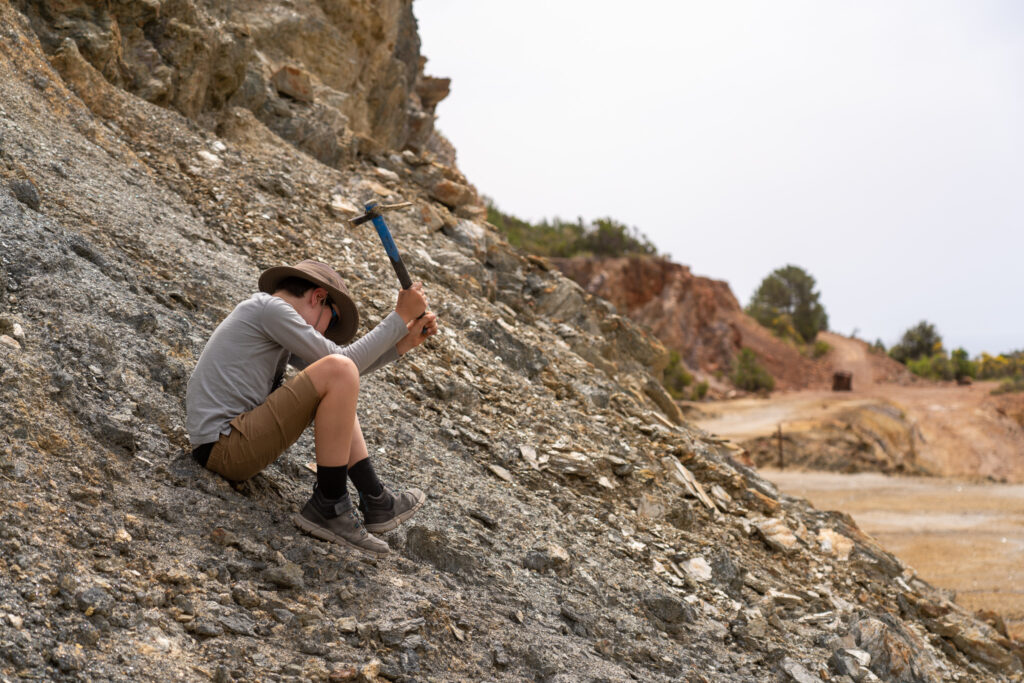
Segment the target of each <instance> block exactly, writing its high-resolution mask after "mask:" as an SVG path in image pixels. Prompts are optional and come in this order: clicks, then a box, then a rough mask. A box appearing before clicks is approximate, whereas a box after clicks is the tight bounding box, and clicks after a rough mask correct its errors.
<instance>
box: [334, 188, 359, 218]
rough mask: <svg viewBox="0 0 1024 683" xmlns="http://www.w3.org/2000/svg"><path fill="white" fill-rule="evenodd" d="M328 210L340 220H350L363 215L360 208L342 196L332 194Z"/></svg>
mask: <svg viewBox="0 0 1024 683" xmlns="http://www.w3.org/2000/svg"><path fill="white" fill-rule="evenodd" d="M327 210H328V211H330V212H331V213H333V214H334V215H335V216H336V217H338V218H349V217H351V216H355V215H357V214H360V213H362V211H360V210H359V207H358V206H356V205H355V204H353V203H352V202H350V201H349V200H347V199H345V198H344V197H342V196H341V195H340V194H332V195H331V201H330V203H329V204H328V205H327Z"/></svg>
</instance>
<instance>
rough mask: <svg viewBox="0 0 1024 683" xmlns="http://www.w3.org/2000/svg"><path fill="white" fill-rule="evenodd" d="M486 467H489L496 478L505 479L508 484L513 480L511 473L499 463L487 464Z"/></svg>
mask: <svg viewBox="0 0 1024 683" xmlns="http://www.w3.org/2000/svg"><path fill="white" fill-rule="evenodd" d="M487 469H489V470H490V471H491V472H492V473H494V476H496V477H497V478H498V479H501V480H502V481H507V482H508V483H510V484H511V483H512V482H513V481H514V480H513V478H512V473H511V472H509V471H508V470H506V469H505V468H504V467H502V466H501V465H488V466H487Z"/></svg>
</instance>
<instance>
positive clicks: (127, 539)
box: [114, 529, 132, 543]
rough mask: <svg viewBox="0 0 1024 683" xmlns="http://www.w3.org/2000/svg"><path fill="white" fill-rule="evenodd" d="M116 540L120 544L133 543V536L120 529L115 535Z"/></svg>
mask: <svg viewBox="0 0 1024 683" xmlns="http://www.w3.org/2000/svg"><path fill="white" fill-rule="evenodd" d="M114 540H115V541H116V542H118V543H131V542H132V535H131V534H129V533H128V531H127V530H125V529H118V530H117V533H115V534H114Z"/></svg>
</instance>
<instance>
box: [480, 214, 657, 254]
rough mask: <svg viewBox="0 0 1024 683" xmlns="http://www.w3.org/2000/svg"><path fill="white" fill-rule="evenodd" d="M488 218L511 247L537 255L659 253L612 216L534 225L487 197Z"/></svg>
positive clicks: (545, 221)
mask: <svg viewBox="0 0 1024 683" xmlns="http://www.w3.org/2000/svg"><path fill="white" fill-rule="evenodd" d="M487 221H488V222H489V223H490V224H491V225H493V226H494V227H496V228H497V229H498V232H500V233H501V234H503V235H504V236H505V239H507V240H508V241H509V244H511V245H512V246H514V247H516V248H518V249H521V250H523V251H525V252H528V253H530V254H539V255H540V256H552V257H556V258H559V257H560V258H567V257H569V256H576V255H578V254H592V255H594V256H624V255H626V254H647V255H652V256H653V255H656V254H657V253H658V250H657V248H655V246H654V244H653V243H652V242H651V241H650V240H649V239H648V238H647V236H646V235H644V234H643V233H641V232H640V231H639V230H638V229H636V228H631V227H629V226H627V225H626V224H625V223H620V222H619V221H617V220H615V219H614V218H598V219H597V220H595V221H594V222H593V223H591V224H586V223H584V222H583V219H582V218H577V219H576V221H575V222H570V221H563V220H562V219H560V218H554V219H552V220H551V221H548V220H547V219H544V220H542V221H541V222H540V223H536V224H534V223H530V222H529V221H524V220H523V219H521V218H517V217H515V216H513V215H511V214H507V213H505V212H503V211H501V210H500V209H499V208H498V207H497V206H495V204H494V203H493V202H492V201H490V200H488V202H487Z"/></svg>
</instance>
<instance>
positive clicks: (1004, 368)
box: [976, 351, 1024, 379]
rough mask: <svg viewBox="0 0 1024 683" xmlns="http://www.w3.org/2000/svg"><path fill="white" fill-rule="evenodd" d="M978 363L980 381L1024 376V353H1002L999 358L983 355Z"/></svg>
mask: <svg viewBox="0 0 1024 683" xmlns="http://www.w3.org/2000/svg"><path fill="white" fill-rule="evenodd" d="M976 362H977V371H978V374H977V377H978V378H979V379H999V378H1001V377H1017V376H1020V375H1024V351H1016V352H1013V353H1001V354H999V355H998V356H991V355H989V354H987V353H983V354H981V358H980V359H978V361H976Z"/></svg>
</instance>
